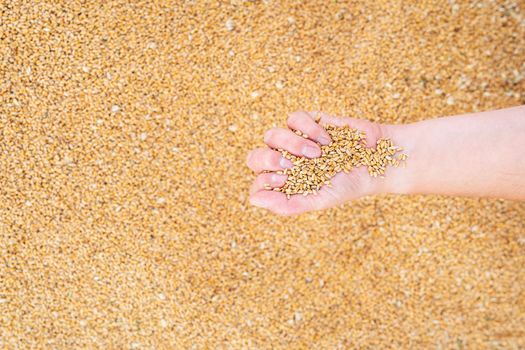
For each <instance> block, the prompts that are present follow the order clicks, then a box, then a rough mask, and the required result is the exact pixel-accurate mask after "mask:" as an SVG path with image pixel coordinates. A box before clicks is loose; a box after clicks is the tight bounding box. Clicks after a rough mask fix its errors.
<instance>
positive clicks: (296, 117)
mask: <svg viewBox="0 0 525 350" xmlns="http://www.w3.org/2000/svg"><path fill="white" fill-rule="evenodd" d="M299 113H300V112H299V111H296V112H293V113H290V114H289V115H288V125H291V124H297V123H298V122H300V119H301V116H300V114H299Z"/></svg>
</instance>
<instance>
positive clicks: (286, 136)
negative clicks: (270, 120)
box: [264, 128, 321, 158]
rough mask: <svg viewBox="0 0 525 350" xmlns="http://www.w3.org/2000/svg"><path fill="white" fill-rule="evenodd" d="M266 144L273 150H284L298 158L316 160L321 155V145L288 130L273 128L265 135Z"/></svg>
mask: <svg viewBox="0 0 525 350" xmlns="http://www.w3.org/2000/svg"><path fill="white" fill-rule="evenodd" d="M264 142H265V143H266V144H267V145H268V146H270V147H272V148H282V149H285V150H287V151H288V152H290V153H292V154H295V155H296V156H304V157H307V158H315V157H319V156H320V155H321V148H320V147H319V145H317V144H316V143H315V142H313V141H311V140H308V139H305V138H304V137H301V136H299V135H296V134H295V133H294V132H293V131H291V130H288V129H282V128H273V129H270V130H268V131H267V132H266V134H265V135H264Z"/></svg>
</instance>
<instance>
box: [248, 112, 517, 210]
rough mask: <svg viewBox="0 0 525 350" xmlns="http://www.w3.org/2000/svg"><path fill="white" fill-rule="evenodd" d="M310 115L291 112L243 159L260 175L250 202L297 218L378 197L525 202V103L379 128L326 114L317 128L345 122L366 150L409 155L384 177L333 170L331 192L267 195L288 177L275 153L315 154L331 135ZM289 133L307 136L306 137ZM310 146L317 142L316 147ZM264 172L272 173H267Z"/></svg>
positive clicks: (284, 162) (360, 170)
mask: <svg viewBox="0 0 525 350" xmlns="http://www.w3.org/2000/svg"><path fill="white" fill-rule="evenodd" d="M316 114H317V113H314V112H304V111H298V112H294V113H292V114H290V116H289V118H288V121H287V124H288V128H287V129H285V128H273V129H270V130H268V131H267V132H266V134H265V136H264V142H265V143H266V145H267V146H268V147H263V148H258V149H255V150H253V151H251V152H250V153H249V154H248V158H247V165H248V166H249V167H250V168H251V169H252V170H253V171H254V172H256V173H257V174H258V175H257V177H256V179H255V181H254V182H253V184H252V186H251V188H250V202H251V203H252V204H253V205H255V206H258V207H262V208H266V209H268V210H271V211H272V212H274V213H276V214H280V215H296V214H300V213H303V212H307V211H312V210H321V209H326V208H330V207H333V206H337V205H340V204H342V203H345V202H347V201H351V200H353V199H357V198H359V197H362V196H367V195H376V194H387V193H395V194H440V195H453V196H475V197H492V198H503V199H511V200H525V105H524V106H519V107H513V108H507V109H501V110H496V111H489V112H482V113H472V114H466V115H459V116H451V117H445V118H436V119H430V120H425V121H421V122H417V123H412V124H405V125H389V124H378V123H373V122H370V121H367V120H363V119H355V118H337V117H332V116H329V115H327V114H324V113H319V115H320V116H321V120H320V124H321V125H327V124H332V125H338V126H342V125H346V124H347V125H350V126H351V127H353V128H357V129H360V130H363V131H365V132H366V135H367V147H374V146H375V143H376V140H377V139H379V138H390V139H392V141H393V142H394V144H395V145H396V146H400V147H402V148H403V153H405V154H407V155H408V160H407V162H406V166H405V167H402V166H401V167H399V168H392V167H391V168H388V169H387V171H386V176H385V178H383V179H382V178H372V177H371V176H369V175H368V172H367V170H366V169H365V168H364V167H358V168H355V169H353V170H352V171H351V172H350V173H349V174H346V173H338V174H337V175H336V176H335V177H334V178H333V179H332V185H333V187H332V188H329V187H326V186H324V187H323V188H321V190H320V191H319V192H318V194H317V195H308V196H302V195H293V196H292V197H291V198H290V199H287V198H286V196H285V195H284V194H283V193H280V192H275V191H271V190H265V189H264V185H265V184H270V185H271V186H272V187H280V186H282V185H283V184H284V183H285V181H286V175H278V174H276V173H275V171H277V170H281V169H284V168H285V167H291V163H290V162H289V161H288V160H286V159H284V158H282V157H281V154H280V152H278V151H275V150H274V149H277V148H282V149H285V150H287V151H289V152H290V153H293V154H295V155H299V156H305V157H308V158H313V157H318V156H319V155H320V152H321V150H320V148H319V146H318V145H317V143H316V142H319V143H321V144H327V143H328V142H330V141H329V135H328V134H327V133H326V131H325V130H324V129H323V128H322V127H321V126H320V125H319V124H317V123H315V121H314V119H315V115H316ZM292 130H300V131H302V132H303V133H304V134H307V135H308V137H309V139H304V138H302V137H300V136H298V135H296V134H294V132H293V131H292ZM314 141H316V142H314ZM266 171H270V172H266Z"/></svg>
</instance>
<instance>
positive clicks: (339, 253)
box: [0, 0, 525, 349]
mask: <svg viewBox="0 0 525 350" xmlns="http://www.w3.org/2000/svg"><path fill="white" fill-rule="evenodd" d="M524 76H525V2H524V1H522V0H518V1H488V0H480V1H454V0H449V1H438V0H434V1H430V0H421V1H401V0H395V1H383V0H381V1H307V2H299V1H230V2H216V1H113V0H112V1H78V0H73V1H18V0H0V137H1V139H0V348H3V349H4V348H5V349H28V348H34V349H37V348H38V349H73V348H75V349H79V348H86V349H169V348H171V349H270V348H273V349H306V348H311V349H353V348H360V349H376V348H377V349H379V348H381V349H386V348H400V349H424V348H430V349H523V348H524V347H525V268H524V266H525V227H524V226H525V224H524V222H525V206H524V204H523V203H518V202H510V201H502V200H486V199H462V198H448V197H437V196H410V197H408V196H381V197H369V198H364V199H362V200H358V201H355V202H353V203H349V204H347V205H345V206H344V207H341V208H337V209H332V210H327V211H324V212H319V213H310V214H306V215H302V216H300V217H297V218H283V217H277V216H273V215H271V214H269V213H267V212H265V211H263V210H259V209H256V208H254V207H251V206H250V205H249V203H248V200H247V190H248V186H249V184H250V182H251V181H252V179H253V175H252V174H251V173H250V171H249V169H247V168H246V166H245V157H246V153H247V151H248V150H249V149H251V148H254V147H256V146H260V145H262V136H263V133H264V131H265V130H266V129H268V128H269V127H272V126H274V125H285V119H286V115H287V113H288V112H291V111H294V110H297V109H305V110H323V111H324V112H327V113H331V114H334V115H349V116H358V117H364V118H369V119H372V120H374V121H380V122H389V123H403V122H411V121H418V120H423V119H427V118H432V117H435V116H442V115H450V114H458V113H465V112H472V111H482V110H489V109H494V108H503V107H509V106H515V105H519V104H524V103H525V79H524Z"/></svg>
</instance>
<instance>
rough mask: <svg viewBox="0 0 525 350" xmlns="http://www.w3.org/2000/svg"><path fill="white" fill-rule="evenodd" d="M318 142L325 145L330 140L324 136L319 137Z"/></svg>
mask: <svg viewBox="0 0 525 350" xmlns="http://www.w3.org/2000/svg"><path fill="white" fill-rule="evenodd" d="M319 143H320V144H321V145H323V146H326V145H329V144H330V140H329V139H327V138H326V137H323V136H321V137H319Z"/></svg>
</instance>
